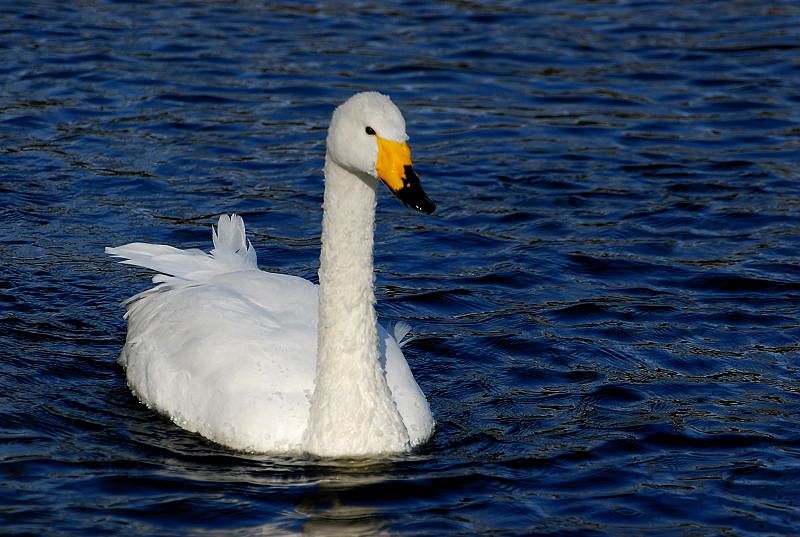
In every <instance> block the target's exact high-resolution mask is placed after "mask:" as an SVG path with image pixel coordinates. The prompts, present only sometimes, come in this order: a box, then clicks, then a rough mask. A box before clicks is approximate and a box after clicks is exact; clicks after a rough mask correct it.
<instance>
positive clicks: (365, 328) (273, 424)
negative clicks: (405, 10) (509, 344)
mask: <svg viewBox="0 0 800 537" xmlns="http://www.w3.org/2000/svg"><path fill="white" fill-rule="evenodd" d="M407 139H408V135H407V134H406V129H405V121H404V120H403V116H402V115H401V113H400V110H398V108H397V107H396V106H395V105H394V104H393V103H392V102H391V100H389V98H388V97H386V96H384V95H381V94H379V93H374V92H367V93H359V94H356V95H354V96H353V97H351V98H350V99H348V100H347V101H346V102H345V103H344V104H342V105H341V106H339V107H338V108H337V109H336V111H335V112H334V114H333V118H332V119H331V124H330V127H329V129H328V138H327V153H326V155H325V195H324V210H323V218H322V251H321V253H320V268H319V281H320V284H319V286H316V285H314V284H312V283H311V282H309V281H307V280H304V279H302V278H298V277H295V276H289V275H284V274H274V273H268V272H263V271H260V270H258V268H257V267H256V253H255V251H254V250H253V248H252V246H251V245H250V243H249V241H248V240H247V238H246V237H245V230H244V223H243V221H242V219H241V218H239V217H238V216H236V215H233V216H231V217H228V216H221V217H220V219H219V223H218V225H217V229H216V231H215V232H213V234H212V235H213V241H214V249H213V250H212V251H211V253H210V254H205V253H204V252H202V251H200V250H179V249H176V248H173V247H171V246H165V245H160V244H143V243H132V244H127V245H125V246H120V247H118V248H107V249H106V252H108V253H109V254H111V255H114V256H117V257H120V258H124V259H125V261H123V262H124V263H128V264H131V265H138V266H142V267H147V268H149V269H152V270H155V271H157V272H159V273H160V274H158V275H157V276H155V277H154V278H153V281H154V282H155V283H158V284H159V285H157V286H156V287H154V288H153V289H150V290H148V291H145V292H143V293H140V294H138V295H136V296H134V297H133V298H131V299H130V300H129V301H128V310H127V313H126V317H127V319H128V336H127V340H126V342H125V346H124V348H123V349H122V353H121V355H120V358H119V361H120V363H121V364H122V365H123V367H124V368H125V369H126V374H127V378H128V383H129V385H130V387H131V389H132V390H133V391H134V393H135V394H136V395H137V396H138V397H139V398H140V399H141V400H142V401H143V402H144V403H145V404H147V405H148V406H150V407H152V408H155V409H157V410H159V411H161V412H163V413H165V414H166V415H168V416H169V417H170V418H171V419H172V420H173V421H174V422H175V423H176V424H178V425H179V426H181V427H183V428H185V429H188V430H190V431H196V432H198V433H199V434H201V435H203V436H205V437H206V438H209V439H210V440H213V441H214V442H217V443H220V444H223V445H226V446H229V447H231V448H234V449H239V450H245V451H254V452H271V453H311V454H315V455H320V456H333V457H336V456H368V455H379V454H388V453H397V452H403V451H406V450H408V449H410V448H411V447H413V446H416V445H418V444H420V443H422V442H424V441H425V440H426V439H428V438H429V437H430V435H431V433H432V432H433V426H434V421H433V417H432V416H431V413H430V409H429V407H428V402H427V400H426V399H425V396H424V395H423V393H422V391H421V390H420V389H419V386H418V385H417V383H416V381H415V380H414V377H413V375H412V374H411V371H410V369H409V367H408V364H407V363H406V360H405V358H404V357H403V353H402V351H401V350H400V346H399V344H398V341H397V340H398V339H401V338H402V334H399V335H400V337H399V338H396V337H394V336H393V335H391V334H389V333H387V332H386V331H385V330H384V329H383V328H382V327H380V326H379V325H378V324H377V319H376V315H375V308H374V303H375V295H374V291H373V280H374V276H373V268H372V247H373V234H374V228H375V205H376V189H377V186H378V179H380V180H382V181H383V182H384V183H385V184H386V185H387V186H388V187H389V188H390V189H391V190H392V192H394V193H395V194H396V195H397V196H398V198H400V200H401V201H403V203H405V204H406V205H407V206H409V207H413V208H416V209H417V210H419V211H421V212H424V213H431V212H432V211H433V210H434V208H435V205H434V204H433V202H432V201H431V200H430V199H428V197H427V196H426V195H425V193H424V192H423V190H422V188H421V187H420V184H419V178H418V177H417V176H416V174H415V173H414V171H413V169H412V167H411V153H410V151H409V148H408V144H407V142H406V140H407ZM404 331H405V330H404V329H402V328H401V330H400V332H404Z"/></svg>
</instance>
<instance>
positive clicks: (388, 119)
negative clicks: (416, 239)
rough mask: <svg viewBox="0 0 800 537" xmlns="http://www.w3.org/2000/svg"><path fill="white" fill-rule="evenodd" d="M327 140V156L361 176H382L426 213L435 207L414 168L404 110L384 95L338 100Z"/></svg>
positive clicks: (407, 203) (400, 195) (396, 192)
mask: <svg viewBox="0 0 800 537" xmlns="http://www.w3.org/2000/svg"><path fill="white" fill-rule="evenodd" d="M327 144H328V155H327V158H329V159H331V160H333V161H334V162H335V163H336V164H338V165H339V166H341V167H342V168H344V169H346V170H348V171H350V172H352V173H354V174H356V175H358V176H360V177H364V176H368V177H372V178H374V179H378V180H380V181H382V182H383V183H384V184H385V185H386V186H387V187H389V190H391V191H392V192H393V193H394V195H395V196H397V198H398V199H399V200H400V201H402V202H403V204H404V205H405V206H406V207H410V208H412V209H416V210H418V211H420V212H422V213H425V214H430V213H432V212H433V211H434V209H435V208H436V204H435V203H434V202H433V201H431V199H430V198H428V196H427V195H426V194H425V191H424V190H422V186H421V185H420V181H419V177H418V176H417V174H416V173H415V172H414V168H413V166H412V163H411V150H410V149H409V147H408V134H406V122H405V120H404V119H403V115H402V114H401V113H400V109H398V108H397V106H395V104H394V103H393V102H392V101H391V99H389V97H387V96H386V95H382V94H380V93H377V92H374V91H368V92H364V93H357V94H355V95H353V96H352V97H350V98H349V99H348V100H347V101H345V102H344V103H343V104H342V105H340V106H339V107H338V108H337V109H336V111H334V113H333V118H332V119H331V124H330V127H328V140H327Z"/></svg>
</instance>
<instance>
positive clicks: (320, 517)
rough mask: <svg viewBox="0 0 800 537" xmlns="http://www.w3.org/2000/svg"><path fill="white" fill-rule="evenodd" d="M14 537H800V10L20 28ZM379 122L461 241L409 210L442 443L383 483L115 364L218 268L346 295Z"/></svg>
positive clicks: (326, 15)
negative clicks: (356, 109) (326, 202)
mask: <svg viewBox="0 0 800 537" xmlns="http://www.w3.org/2000/svg"><path fill="white" fill-rule="evenodd" d="M0 28H2V32H0V60H1V61H0V80H2V88H3V91H2V92H1V93H0V174H1V175H0V177H1V178H0V200H2V203H0V264H2V270H1V271H0V528H1V529H0V533H3V534H4V535H23V534H32V535H38V534H80V535H92V536H94V535H119V534H142V535H147V534H152V535H187V534H241V535H251V534H263V535H283V534H302V533H308V534H320V535H327V534H340V535H362V534H363V535H372V534H376V533H381V534H387V535H392V534H398V535H475V534H484V535H486V534H492V535H515V534H518V535H536V534H541V535H598V536H600V535H620V536H622V535H652V536H656V535H659V536H660V535H702V536H707V535H728V536H731V535H734V536H744V535H791V534H797V532H798V529H797V528H798V527H800V492H798V491H799V490H800V363H798V362H799V360H798V359H799V358H800V326H799V325H798V313H799V312H798V308H799V306H800V254H798V252H799V251H800V187H798V178H799V177H798V162H800V60H798V58H800V7H799V6H798V4H797V3H796V2H744V1H730V2H721V1H720V2H697V3H692V2H658V1H656V2H619V3H603V2H580V1H567V2H541V3H539V2H496V3H491V2H490V3H487V4H480V3H475V4H472V3H469V2H440V3H429V2H419V3H416V2H403V3H388V4H387V3H385V2H376V3H372V2H360V3H355V4H352V5H349V6H343V4H340V3H321V4H315V5H311V4H306V3H300V2H298V3H286V4H280V5H270V4H267V5H260V6H255V5H253V4H252V3H249V2H242V3H222V2H219V3H211V2H209V3H207V4H205V3H188V2H186V3H175V2H166V3H152V4H146V3H138V2H131V3H126V2H64V3H55V2H54V3H52V4H40V3H36V2H34V3H26V2H16V3H12V2H5V3H4V5H3V8H2V10H0ZM364 89H378V90H381V91H384V92H387V93H389V94H391V95H392V97H393V99H394V101H395V102H397V103H398V104H399V105H400V107H401V108H402V109H403V110H404V113H405V116H406V120H407V123H408V130H409V133H410V135H411V137H412V139H411V142H412V148H413V150H414V155H415V161H416V164H417V167H418V170H419V172H420V175H421V176H422V177H423V180H424V184H425V186H426V189H427V191H428V193H429V194H430V195H431V197H432V198H434V199H435V200H436V201H437V203H438V205H439V210H438V211H437V213H435V214H434V215H432V216H431V217H424V216H420V215H417V214H414V213H413V212H411V211H409V210H407V209H405V208H404V207H402V206H401V205H400V204H398V203H397V202H396V200H394V199H393V197H392V196H391V195H390V194H389V193H388V192H385V191H382V192H381V199H380V202H379V207H378V214H379V216H378V219H379V220H378V226H377V236H376V253H375V254H376V269H377V292H378V299H379V305H378V309H379V314H380V315H381V317H382V319H383V320H384V321H386V322H392V321H394V320H397V319H406V320H408V322H409V323H410V324H411V325H412V326H413V328H414V331H415V333H416V335H417V337H416V339H415V340H414V341H413V342H412V343H410V344H409V345H408V347H407V348H406V349H407V350H406V356H407V357H408V360H409V363H410V365H411V367H412V369H413V370H414V373H415V375H416V377H417V380H418V381H419V383H420V385H421V386H422V388H423V389H424V391H425V392H426V394H427V396H428V399H429V400H430V403H431V406H432V410H433V412H434V415H435V417H436V420H437V430H436V434H435V436H434V437H433V439H432V441H431V442H430V443H429V444H427V445H426V446H424V447H423V448H422V449H419V450H418V451H416V452H415V453H413V454H411V455H409V456H404V457H398V458H395V459H392V460H386V461H372V462H361V463H355V462H353V463H347V464H345V463H336V464H333V463H329V462H325V461H319V460H302V459H276V458H273V457H266V456H261V455H251V454H240V453H234V452H231V451H229V450H226V449H223V448H220V447H218V446H215V445H212V444H209V443H208V442H206V441H204V440H203V439H202V438H200V437H198V436H195V435H193V434H190V433H187V432H185V431H182V430H180V429H178V428H177V427H176V426H174V425H172V424H171V423H170V422H169V421H167V420H165V419H164V418H162V417H160V416H158V415H156V414H154V413H153V412H151V411H149V410H148V409H147V408H145V407H144V406H143V405H141V404H140V403H139V402H138V401H137V400H136V399H135V398H134V397H133V396H132V395H131V394H130V392H129V390H128V389H127V387H126V384H125V380H124V373H123V371H122V370H121V369H120V368H119V366H117V365H116V362H115V360H116V357H117V355H118V352H119V350H120V347H121V346H122V344H123V342H124V338H125V330H126V326H125V321H124V320H123V319H122V313H123V310H122V307H121V306H120V302H121V301H122V300H124V299H125V298H127V297H129V296H130V295H132V294H134V293H136V292H139V291H141V290H143V289H145V288H147V287H148V285H149V283H148V277H147V274H146V273H145V272H144V271H138V270H135V269H132V268H130V267H125V266H122V265H118V264H116V263H114V262H113V261H112V260H110V259H109V258H107V257H106V256H105V255H104V254H103V247H105V246H109V245H119V244H123V243H126V242H130V241H134V240H142V241H147V242H156V243H167V244H173V245H177V246H182V247H199V248H204V249H208V248H209V247H210V224H211V223H212V222H213V221H214V220H215V218H216V216H217V215H218V214H220V213H222V212H230V211H236V212H239V213H240V214H242V215H243V216H244V218H245V221H246V222H247V223H248V227H249V230H250V234H251V239H252V241H253V244H254V245H255V246H256V248H257V250H258V252H259V260H260V263H261V265H262V267H263V268H265V269H267V270H272V271H284V272H290V273H293V274H299V275H301V276H304V277H307V278H311V279H315V278H316V270H317V265H318V247H319V233H320V225H319V221H320V203H321V200H322V182H321V166H322V157H323V152H324V137H325V128H326V125H327V122H328V120H329V117H330V114H331V112H332V110H333V108H334V106H335V105H336V104H338V103H339V102H341V101H343V100H344V99H345V98H347V97H348V96H349V95H351V94H352V93H353V92H354V91H358V90H364Z"/></svg>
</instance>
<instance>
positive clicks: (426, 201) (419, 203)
mask: <svg viewBox="0 0 800 537" xmlns="http://www.w3.org/2000/svg"><path fill="white" fill-rule="evenodd" d="M408 207H409V208H411V209H416V210H418V211H419V212H421V213H423V214H431V213H432V212H433V211H435V210H436V203H435V202H434V201H433V200H431V199H430V198H429V197H428V196H424V197H423V198H421V199H418V200H414V202H413V203H409V204H408Z"/></svg>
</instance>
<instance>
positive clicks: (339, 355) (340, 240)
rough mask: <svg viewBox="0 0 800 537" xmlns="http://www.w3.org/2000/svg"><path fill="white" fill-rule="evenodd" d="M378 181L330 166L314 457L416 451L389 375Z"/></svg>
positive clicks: (309, 443)
mask: <svg viewBox="0 0 800 537" xmlns="http://www.w3.org/2000/svg"><path fill="white" fill-rule="evenodd" d="M376 188H377V181H376V180H375V179H372V178H371V177H369V176H365V177H358V176H356V175H354V174H353V173H351V172H350V171H348V170H345V169H344V168H342V167H341V166H339V165H338V164H336V163H335V162H333V161H332V160H331V159H329V158H326V159H325V197H324V204H323V217H322V251H321V254H320V267H319V325H318V329H319V340H318V347H317V373H316V375H317V376H316V384H315V388H314V394H313V396H312V398H311V413H310V417H309V423H308V429H307V431H306V449H307V450H308V451H309V452H311V453H315V454H318V455H325V456H341V455H358V454H362V455H369V454H378V453H386V452H394V451H402V450H405V449H407V448H408V442H409V440H408V432H407V431H406V428H405V426H404V425H403V421H402V419H401V417H400V414H399V413H398V411H397V407H396V405H395V403H394V400H393V398H392V394H391V392H390V391H389V387H388V385H387V383H386V377H385V374H384V371H383V369H382V367H381V362H380V355H379V347H378V333H377V325H376V321H377V319H376V315H375V293H374V289H373V282H374V273H373V268H372V247H373V240H374V232H375V204H376Z"/></svg>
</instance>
